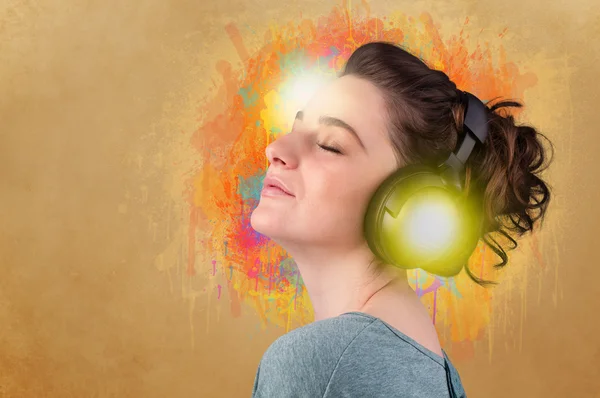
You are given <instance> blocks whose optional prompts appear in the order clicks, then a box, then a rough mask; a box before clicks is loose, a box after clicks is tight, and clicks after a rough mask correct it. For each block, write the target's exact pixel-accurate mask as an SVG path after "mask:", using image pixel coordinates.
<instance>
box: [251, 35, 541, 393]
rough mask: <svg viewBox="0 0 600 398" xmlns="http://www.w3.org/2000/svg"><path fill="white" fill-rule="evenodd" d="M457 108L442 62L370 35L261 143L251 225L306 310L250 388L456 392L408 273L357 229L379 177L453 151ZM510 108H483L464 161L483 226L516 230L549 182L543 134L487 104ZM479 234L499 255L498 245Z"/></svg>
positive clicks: (455, 379) (459, 123)
mask: <svg viewBox="0 0 600 398" xmlns="http://www.w3.org/2000/svg"><path fill="white" fill-rule="evenodd" d="M464 106H465V104H464V94H463V93H462V92H461V91H459V90H458V89H457V87H456V85H455V84H454V83H453V82H452V81H450V79H449V78H448V76H447V75H446V74H444V73H443V72H441V71H436V70H432V69H430V68H429V67H428V66H427V65H426V64H425V63H423V62H422V61H421V60H419V59H418V58H417V57H415V56H413V55H411V54H409V53H408V52H406V51H404V50H403V49H401V48H399V47H397V46H395V45H393V44H389V43H382V42H377V43H369V44H366V45H364V46H362V47H360V48H358V49H357V50H356V51H355V52H354V53H353V54H352V56H351V57H350V59H349V60H348V62H347V64H346V66H345V68H344V70H343V72H342V73H341V75H340V77H339V78H337V79H335V80H334V81H333V82H332V83H330V84H329V85H327V86H326V87H324V88H322V89H321V90H320V91H319V92H318V93H317V94H316V95H315V96H314V97H313V98H312V99H311V100H310V101H309V103H308V104H307V105H306V107H305V108H304V109H303V110H302V111H301V112H299V113H298V115H297V117H296V120H295V122H294V125H293V128H292V131H291V132H290V133H289V134H287V135H285V136H282V137H280V138H279V139H278V140H276V141H274V142H273V143H271V144H270V145H269V146H268V148H267V151H266V152H267V157H268V160H269V162H270V166H269V169H268V173H267V177H266V179H265V182H264V184H263V191H262V194H261V199H260V203H259V205H258V206H257V208H256V209H255V210H254V212H253V214H252V218H251V222H252V227H253V228H254V229H255V230H256V231H258V232H259V233H261V234H264V235H266V236H268V237H270V238H271V239H273V240H274V241H275V242H277V243H278V244H280V245H281V246H282V247H283V248H284V249H285V250H286V251H287V252H288V253H289V254H290V255H291V256H292V257H293V259H294V261H295V262H296V264H297V266H298V269H299V271H300V273H301V275H302V279H303V281H304V284H305V286H306V289H307V291H308V294H309V296H310V299H311V302H312V305H313V308H314V313H315V322H313V323H312V324H310V325H306V326H304V327H301V328H298V329H296V330H293V331H292V332H290V333H287V334H286V335H284V336H282V337H280V338H279V339H278V340H277V341H276V342H275V343H273V344H272V345H271V346H270V347H269V349H268V350H267V352H266V353H265V355H264V356H263V358H262V360H261V363H260V365H259V368H258V372H257V374H256V378H255V384H254V391H253V396H254V397H449V396H450V397H455V396H464V395H465V393H464V389H463V387H462V385H461V381H460V378H459V376H458V374H457V372H456V369H455V368H454V367H453V366H452V364H451V362H450V360H449V359H448V357H447V356H446V355H445V353H444V351H443V350H442V348H441V347H440V342H439V340H438V337H437V333H436V330H435V327H434V325H433V324H432V321H431V319H430V316H429V313H428V311H427V310H426V308H425V307H424V306H423V305H422V303H421V302H420V300H419V298H418V297H417V295H416V294H415V292H414V291H413V290H412V289H411V288H410V286H409V284H408V281H407V277H406V271H401V270H399V269H398V268H396V267H392V266H390V265H388V264H384V263H382V262H381V261H379V260H380V259H378V258H377V256H375V255H374V253H373V252H372V251H371V250H370V248H369V245H368V244H367V242H366V240H365V236H364V233H363V231H364V229H363V222H364V217H365V212H366V210H367V206H368V204H369V201H370V199H371V197H372V196H373V194H374V192H375V191H376V190H377V188H378V186H379V185H380V184H381V183H382V182H383V181H384V180H385V179H386V178H387V177H388V176H390V175H391V174H392V173H393V172H394V171H396V170H397V169H398V168H399V167H403V166H405V165H409V164H414V163H425V164H430V163H431V164H435V163H437V164H439V163H440V162H443V160H444V159H446V158H447V157H448V154H449V153H451V152H452V151H453V150H454V149H455V146H456V144H457V141H458V139H459V137H460V134H461V133H462V131H463V117H464ZM507 106H520V104H518V103H514V102H504V103H499V104H496V105H495V106H493V107H491V108H488V110H487V111H486V113H487V118H488V130H489V133H488V134H489V135H488V138H487V140H486V142H485V143H484V145H482V146H480V147H479V148H478V149H476V150H475V152H474V153H473V154H472V155H471V156H470V157H469V159H468V162H467V165H466V166H467V168H468V170H469V172H468V173H467V175H470V179H471V180H472V182H471V184H472V186H481V187H483V188H482V191H483V192H484V194H483V199H484V202H483V204H484V206H485V220H483V221H484V226H485V230H484V231H485V232H486V233H492V232H499V233H501V234H504V235H505V236H506V237H509V239H512V238H511V237H510V234H509V233H508V232H510V231H514V232H515V233H517V234H519V235H520V234H522V233H524V232H526V231H529V230H531V229H532V228H533V223H534V221H535V220H537V219H539V218H541V217H542V216H543V215H544V213H545V210H546V206H547V203H548V199H549V190H548V188H547V186H546V184H545V183H544V181H542V180H541V179H540V178H539V177H538V176H537V175H536V174H537V173H538V172H539V171H541V170H542V164H543V163H544V154H545V153H544V149H543V147H542V145H541V143H540V142H539V136H540V134H538V133H537V132H536V131H535V129H533V128H531V127H527V126H516V125H515V124H514V121H513V118H512V117H510V116H502V115H500V114H499V113H498V112H496V110H498V109H500V108H502V107H507ZM536 210H537V211H536ZM534 211H536V213H537V214H533V213H534ZM503 220H504V221H507V222H505V223H504V224H501V221H503ZM484 239H485V240H486V242H487V243H488V244H489V245H490V246H492V248H493V249H495V251H496V252H497V253H498V254H499V255H500V256H501V257H502V259H503V262H502V264H501V265H504V264H505V263H506V255H505V252H504V250H503V248H502V247H500V245H498V244H497V243H496V241H494V240H493V239H492V240H490V239H491V238H489V235H487V234H486V236H485V237H484ZM513 243H514V240H513ZM467 272H469V270H468V269H467ZM469 275H471V277H472V278H473V279H474V280H475V281H476V282H477V283H485V282H484V281H482V280H479V279H477V278H476V277H475V276H473V275H472V274H471V273H470V272H469Z"/></svg>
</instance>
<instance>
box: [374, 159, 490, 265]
mask: <svg viewBox="0 0 600 398" xmlns="http://www.w3.org/2000/svg"><path fill="white" fill-rule="evenodd" d="M428 193H435V194H439V196H440V197H443V198H445V199H447V202H452V203H455V204H456V211H457V214H458V220H460V221H457V222H459V224H460V230H461V232H460V235H459V236H456V237H455V238H456V245H455V246H452V247H449V248H448V250H446V251H445V252H444V253H443V254H442V255H439V256H438V257H436V256H435V255H434V254H432V255H431V256H430V257H428V256H427V255H425V256H424V257H423V256H422V257H420V261H418V262H417V261H415V260H414V259H411V258H410V256H409V251H410V250H408V248H409V246H408V242H407V241H406V238H407V237H406V235H407V234H404V236H402V234H401V233H400V232H399V231H405V230H406V228H405V225H403V223H405V222H406V221H405V220H406V217H405V216H406V212H409V211H411V210H409V209H408V208H407V207H405V206H407V205H406V204H407V203H409V205H408V207H410V204H411V201H413V202H414V201H415V200H416V201H418V197H419V195H421V196H427V194H428ZM461 198H462V197H461V196H460V192H459V191H458V190H457V189H456V188H455V187H454V186H452V185H450V184H447V183H446V181H444V179H443V178H442V177H441V176H440V175H439V174H437V171H436V169H433V168H431V167H427V166H424V165H413V166H407V167H404V168H402V169H399V170H398V171H396V172H395V173H393V174H392V175H391V176H389V177H388V178H387V179H386V180H385V181H384V182H383V183H382V184H381V185H380V186H379V187H378V189H377V190H376V192H375V193H374V195H373V197H372V198H371V201H370V202H369V206H368V208H367V212H366V215H365V225H364V230H365V237H366V240H367V243H368V244H369V247H370V248H371V250H372V251H373V253H374V254H375V255H377V256H378V257H379V258H380V259H382V260H383V261H384V262H386V263H389V264H391V265H394V266H396V267H400V268H404V269H414V268H421V269H424V270H426V271H427V272H430V273H433V274H436V275H440V276H453V275H456V274H458V273H459V272H460V271H461V270H462V268H463V266H464V265H465V264H466V262H467V261H468V258H469V257H470V254H471V253H472V252H473V249H474V248H475V246H476V245H477V242H478V240H479V230H477V228H475V227H474V225H475V222H474V221H476V220H479V219H480V217H479V214H477V213H476V212H474V208H473V205H472V203H471V202H470V201H466V200H463V199H461ZM413 207H414V206H413ZM409 218H410V217H409ZM408 234H410V232H409V233H408Z"/></svg>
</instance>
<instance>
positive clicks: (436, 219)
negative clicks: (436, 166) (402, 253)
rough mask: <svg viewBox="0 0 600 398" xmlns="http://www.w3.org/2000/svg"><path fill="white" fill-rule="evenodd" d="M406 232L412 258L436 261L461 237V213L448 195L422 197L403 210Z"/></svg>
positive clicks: (410, 202) (412, 200)
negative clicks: (433, 257)
mask: <svg viewBox="0 0 600 398" xmlns="http://www.w3.org/2000/svg"><path fill="white" fill-rule="evenodd" d="M402 212H403V213H404V214H403V217H404V218H405V223H403V225H404V231H401V233H402V234H403V235H404V236H405V238H406V241H407V243H408V245H409V247H410V252H411V254H412V257H413V258H414V259H415V260H416V261H418V260H419V259H420V258H424V257H428V258H429V257H432V256H435V255H436V254H441V253H443V252H444V251H445V250H447V249H449V248H451V247H452V245H454V244H455V243H456V241H457V238H458V237H459V234H460V233H461V225H460V217H459V212H458V210H457V208H456V206H455V205H454V203H453V202H452V200H451V199H450V198H449V197H447V196H444V195H434V194H429V195H418V196H415V197H414V198H412V199H410V200H409V201H408V202H407V203H406V204H405V205H404V206H403V209H402Z"/></svg>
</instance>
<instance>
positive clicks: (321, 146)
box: [317, 144, 342, 155]
mask: <svg viewBox="0 0 600 398" xmlns="http://www.w3.org/2000/svg"><path fill="white" fill-rule="evenodd" d="M317 145H318V146H319V148H321V149H322V150H324V151H327V152H333V153H335V154H338V155H341V154H342V152H341V151H340V150H339V149H337V148H334V147H332V146H327V145H322V144H317Z"/></svg>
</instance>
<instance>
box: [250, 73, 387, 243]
mask: <svg viewBox="0 0 600 398" xmlns="http://www.w3.org/2000/svg"><path fill="white" fill-rule="evenodd" d="M266 152H267V157H268V160H269V162H270V166H269V168H268V171H267V176H266V178H265V182H264V184H263V191H262V193H261V197H260V203H259V204H258V206H257V208H256V209H255V210H254V212H253V213H252V217H251V223H252V227H253V228H254V229H255V230H256V231H257V232H259V233H261V234H263V235H266V236H268V237H270V238H272V239H273V240H275V241H276V242H278V243H280V244H282V245H283V246H285V244H286V243H289V244H293V245H304V244H310V245H328V246H329V245H334V246H340V247H354V246H356V245H358V244H361V243H364V235H363V219H364V215H365V212H366V209H367V205H368V203H369V200H370V199H371V196H372V195H373V193H374V192H375V190H376V189H377V187H378V186H379V184H380V183H381V182H383V180H384V179H385V178H386V177H387V176H389V175H390V174H391V173H392V172H393V171H394V170H396V168H397V162H396V158H395V156H394V151H393V149H392V145H391V142H390V140H389V138H388V133H387V122H386V119H385V111H384V101H383V97H382V96H381V93H380V92H379V90H378V89H377V88H376V87H375V86H374V85H372V84H371V83H369V82H367V81H366V80H362V79H359V78H357V77H355V76H351V75H348V76H343V77H341V78H338V79H336V80H335V81H333V82H332V83H330V84H329V85H327V86H325V87H324V88H322V89H321V90H320V91H319V92H318V93H317V94H316V95H315V96H314V97H313V98H312V99H311V100H310V102H309V103H308V104H307V105H306V107H305V108H304V109H303V110H302V112H301V113H299V114H298V116H297V118H296V120H295V122H294V125H293V128H292V131H291V132H290V133H289V134H286V135H284V136H282V137H280V138H279V139H277V140H276V141H274V142H273V143H271V144H270V145H269V146H268V147H267V151H266ZM270 177H273V179H272V180H271V179H270ZM276 181H277V182H276ZM271 184H274V185H278V184H279V185H283V186H284V189H285V190H287V191H288V192H289V193H290V194H291V195H288V194H285V193H283V192H282V191H281V190H280V189H278V188H274V187H271Z"/></svg>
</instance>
